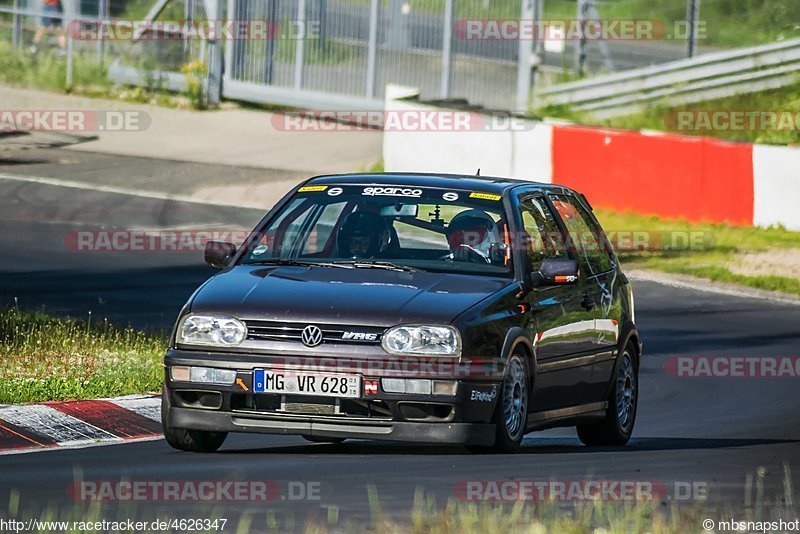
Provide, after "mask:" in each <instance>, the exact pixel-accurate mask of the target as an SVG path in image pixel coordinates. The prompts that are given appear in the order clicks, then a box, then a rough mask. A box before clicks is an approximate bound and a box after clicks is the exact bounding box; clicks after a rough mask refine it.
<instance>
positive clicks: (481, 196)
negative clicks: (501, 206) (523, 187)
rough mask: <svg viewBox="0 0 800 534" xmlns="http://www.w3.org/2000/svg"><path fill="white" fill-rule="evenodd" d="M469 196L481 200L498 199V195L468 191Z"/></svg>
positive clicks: (499, 197)
mask: <svg viewBox="0 0 800 534" xmlns="http://www.w3.org/2000/svg"><path fill="white" fill-rule="evenodd" d="M469 198H479V199H481V200H500V199H501V198H502V197H501V196H500V195H492V194H490V193H470V194H469Z"/></svg>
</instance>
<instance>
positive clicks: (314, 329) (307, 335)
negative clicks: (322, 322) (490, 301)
mask: <svg viewBox="0 0 800 534" xmlns="http://www.w3.org/2000/svg"><path fill="white" fill-rule="evenodd" d="M300 340H301V341H302V342H303V345H305V346H306V347H316V346H317V345H319V344H320V343H322V330H320V329H319V327H318V326H314V325H313V324H310V325H308V326H307V327H305V328H303V333H302V334H300Z"/></svg>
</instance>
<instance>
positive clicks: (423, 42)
mask: <svg viewBox="0 0 800 534" xmlns="http://www.w3.org/2000/svg"><path fill="white" fill-rule="evenodd" d="M218 2H221V3H218ZM692 16H694V18H695V22H696V24H695V25H694V26H692V25H691V24H689V22H688V19H689V18H691V17H692ZM223 20H224V21H225V24H223V23H222V21H223ZM170 21H172V22H174V24H172V25H170V24H168V22H170ZM255 22H260V23H262V26H263V25H264V24H266V31H265V32H263V31H262V32H256V31H255V30H254V23H255ZM643 23H644V24H645V25H647V24H649V26H648V27H649V29H650V31H649V33H645V34H643V35H640V34H638V33H633V34H631V33H626V31H625V28H626V27H627V26H626V24H628V25H629V24H633V25H634V26H635V27H636V24H640V25H641V24H643ZM215 24H216V25H215ZM209 25H211V26H213V28H212V29H211V31H209V28H208V26H209ZM232 25H233V28H234V29H233V30H232V29H231V28H232ZM237 25H238V27H239V29H241V28H244V30H243V31H242V32H237V31H236V27H237ZM595 26H597V27H599V28H600V33H599V34H597V35H590V36H587V35H586V34H587V33H588V31H587V28H589V29H592V28H595ZM530 27H532V28H534V31H532V32H526V31H525V30H526V29H528V28H530ZM639 27H641V26H639ZM692 27H694V28H695V29H696V40H695V44H696V46H695V52H696V53H698V54H702V53H705V52H708V51H715V50H719V49H721V48H726V47H735V46H748V45H755V44H763V43H766V42H773V41H776V40H781V39H788V38H791V37H797V36H800V2H797V0H770V1H769V2H766V1H763V0H614V1H610V0H607V1H602V0H0V46H2V47H4V48H3V49H2V51H3V54H0V56H2V55H8V53H11V52H10V51H13V53H14V54H16V56H15V57H17V56H21V57H22V58H23V59H24V58H26V57H27V58H28V59H27V60H25V61H28V63H25V61H22V60H20V61H22V63H19V62H18V63H16V64H15V65H23V67H21V68H23V69H24V68H27V67H26V66H29V65H35V64H41V63H43V62H44V59H43V58H44V57H53V58H56V60H58V59H59V58H63V60H64V63H65V65H64V66H63V67H59V68H61V69H62V70H63V71H64V72H63V74H64V77H65V78H68V79H69V80H73V79H75V78H80V77H81V76H82V71H86V72H91V73H92V75H97V73H99V72H105V71H106V70H105V69H109V71H110V73H111V75H112V78H113V79H114V80H116V81H118V82H122V83H128V84H134V85H147V86H153V87H158V86H164V87H167V88H169V89H181V90H183V89H185V88H186V87H185V86H186V83H185V79H184V78H185V76H184V74H185V73H189V74H190V76H193V77H195V78H198V77H199V78H200V79H203V78H204V76H205V73H206V72H207V73H208V74H210V79H211V82H210V83H209V84H208V85H209V86H208V87H207V89H211V90H214V89H215V88H216V91H219V90H220V86H221V92H222V95H223V96H228V97H230V98H235V99H242V100H252V101H257V102H271V103H278V104H287V105H296V106H300V107H323V108H324V107H329V106H339V107H353V106H355V107H359V106H367V107H375V106H379V105H380V101H381V99H382V98H383V96H384V88H385V86H386V84H387V83H395V84H400V85H406V86H412V87H415V88H418V89H419V90H420V93H421V95H422V96H423V97H424V98H427V99H436V98H463V99H467V100H468V101H470V102H471V103H474V104H480V105H484V106H487V107H492V108H501V109H521V108H524V106H525V103H526V102H527V98H526V93H527V91H528V89H530V87H531V84H536V87H542V86H544V85H547V84H548V83H551V82H553V81H559V80H564V79H570V78H571V77H574V76H575V75H576V73H577V72H581V73H582V75H593V74H595V73H602V72H608V71H620V70H627V69H632V68H637V67H644V66H649V65H655V64H659V63H664V62H667V61H672V60H676V59H681V58H683V57H686V55H687V53H689V52H688V50H689V47H688V46H687V39H688V37H689V35H690V34H691V32H690V31H689V30H690V28H692ZM129 28H134V29H133V30H132V31H129V32H125V31H124V30H126V29H129ZM198 28H200V29H203V28H204V29H205V30H206V31H205V33H204V32H203V31H200V32H198V31H197V30H198ZM620 28H621V29H620ZM576 29H577V32H576ZM215 32H216V33H215ZM30 58H34V59H30ZM36 58H41V59H36ZM0 61H3V60H2V57H0ZM7 62H8V60H7ZM9 64H11V63H9ZM12 66H13V65H12ZM215 69H216V70H215ZM531 69H536V73H537V74H538V75H537V76H531ZM59 72H61V71H59ZM0 76H2V74H0ZM2 79H5V80H7V78H2ZM201 83H202V82H201ZM536 87H534V90H535V89H536ZM212 92H213V91H212Z"/></svg>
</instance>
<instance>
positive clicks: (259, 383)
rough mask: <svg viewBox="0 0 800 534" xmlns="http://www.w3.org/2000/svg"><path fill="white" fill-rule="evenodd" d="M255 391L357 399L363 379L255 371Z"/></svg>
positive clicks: (355, 376)
mask: <svg viewBox="0 0 800 534" xmlns="http://www.w3.org/2000/svg"><path fill="white" fill-rule="evenodd" d="M253 391H254V392H255V393H278V394H281V395H316V396H318V397H343V398H351V399H357V398H359V397H360V393H361V377H360V376H359V375H346V374H345V375H342V374H329V373H305V372H293V371H270V370H268V369H256V370H255V371H253Z"/></svg>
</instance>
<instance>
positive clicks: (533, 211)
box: [518, 197, 568, 271]
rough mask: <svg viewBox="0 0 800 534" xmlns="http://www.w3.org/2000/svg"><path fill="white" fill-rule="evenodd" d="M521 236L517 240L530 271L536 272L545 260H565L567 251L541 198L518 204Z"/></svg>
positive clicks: (559, 231) (559, 232)
mask: <svg viewBox="0 0 800 534" xmlns="http://www.w3.org/2000/svg"><path fill="white" fill-rule="evenodd" d="M520 215H521V216H522V227H523V235H522V236H520V239H519V240H518V241H519V243H520V245H521V247H520V249H521V250H524V251H525V252H526V254H527V255H528V257H529V259H530V264H529V266H530V268H531V270H534V271H535V270H538V269H539V266H540V265H541V264H542V261H543V260H545V259H560V258H567V257H568V253H567V249H566V247H565V246H564V239H563V238H562V236H561V230H559V228H558V225H557V224H556V220H555V217H553V213H552V212H551V211H550V208H549V207H548V206H547V204H546V203H545V202H544V199H543V198H541V197H530V198H526V199H524V200H523V201H522V202H521V203H520Z"/></svg>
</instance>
